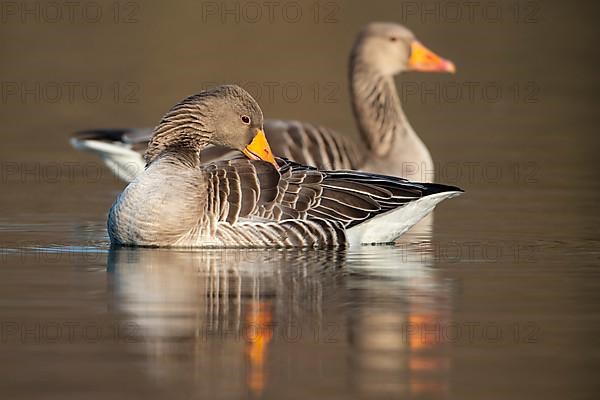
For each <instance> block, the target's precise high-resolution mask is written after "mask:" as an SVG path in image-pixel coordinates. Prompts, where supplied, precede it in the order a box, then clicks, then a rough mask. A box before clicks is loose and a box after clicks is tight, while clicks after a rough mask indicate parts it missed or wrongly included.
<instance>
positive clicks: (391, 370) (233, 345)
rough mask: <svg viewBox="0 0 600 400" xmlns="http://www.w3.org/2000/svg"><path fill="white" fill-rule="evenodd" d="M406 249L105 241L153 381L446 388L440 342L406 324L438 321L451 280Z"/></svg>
mask: <svg viewBox="0 0 600 400" xmlns="http://www.w3.org/2000/svg"><path fill="white" fill-rule="evenodd" d="M410 251H412V250H410V249H409V247H396V248H382V247H371V248H370V247H365V248H362V249H360V251H358V252H345V251H323V250H268V251H265V250H210V251H206V250H204V251H178V250H165V249H142V248H140V249H135V248H120V249H111V251H110V254H109V271H110V272H111V274H110V275H109V276H110V281H109V286H110V290H111V291H112V294H113V299H114V305H115V307H116V308H117V309H118V311H119V312H122V313H123V314H124V315H126V318H127V319H128V321H131V322H134V323H135V324H136V326H137V328H138V329H139V334H138V336H139V339H140V341H141V342H142V343H141V344H140V345H141V346H144V347H143V352H144V353H146V354H149V355H150V358H149V360H148V363H149V366H150V368H148V373H149V374H151V375H152V376H153V377H154V378H156V379H158V380H165V381H167V382H168V383H177V382H182V383H183V382H185V383H186V384H189V383H190V382H191V383H192V385H191V387H193V388H195V390H197V391H198V392H211V393H215V392H216V393H220V394H221V395H223V396H224V397H227V396H229V395H231V396H243V395H245V394H247V393H254V394H261V393H263V394H268V393H270V391H272V393H281V391H282V390H285V387H286V384H288V383H289V382H290V381H292V380H293V381H295V382H303V383H304V382H305V384H306V387H311V386H315V387H319V388H321V389H322V388H323V387H338V386H339V387H341V388H345V389H344V390H352V392H356V391H358V393H361V394H364V395H366V396H377V395H386V396H387V395H390V394H406V393H413V394H417V393H431V392H435V393H440V392H441V393H445V392H446V389H447V388H446V386H447V385H446V383H445V379H446V376H447V369H448V360H447V358H446V356H445V355H444V351H443V350H444V343H443V342H442V341H440V340H434V339H435V338H432V340H429V341H428V340H425V341H423V340H420V339H419V338H417V336H418V335H416V334H412V335H407V334H406V326H407V324H415V325H418V326H422V324H421V322H423V323H430V322H431V323H436V322H437V323H443V321H445V320H447V319H448V314H449V310H450V309H451V303H450V300H451V298H450V294H451V293H450V286H449V285H448V284H445V283H444V282H443V281H441V280H440V278H439V277H438V275H437V274H436V272H435V271H434V270H433V269H431V268H430V264H431V263H430V261H428V259H429V256H428V255H427V254H426V253H424V252H423V251H422V249H420V250H419V252H418V254H410ZM399 252H401V253H402V254H401V256H399V255H400V254H399ZM407 253H409V254H408V256H407ZM417 322H418V323H417ZM411 326H412V325H411ZM428 337H429V336H428ZM340 347H341V348H342V349H345V350H343V351H340ZM182 387H184V386H182ZM185 387H189V386H185ZM342 391H343V390H342Z"/></svg>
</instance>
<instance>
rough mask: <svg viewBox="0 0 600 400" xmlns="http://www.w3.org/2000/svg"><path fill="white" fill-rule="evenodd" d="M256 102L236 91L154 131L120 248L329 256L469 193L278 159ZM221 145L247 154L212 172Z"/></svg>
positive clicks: (126, 205)
mask: <svg viewBox="0 0 600 400" xmlns="http://www.w3.org/2000/svg"><path fill="white" fill-rule="evenodd" d="M262 129H263V115H262V111H261V109H260V107H259V105H258V104H257V103H256V101H255V100H254V99H253V98H252V97H251V96H250V95H249V94H248V93H247V92H246V91H244V90H243V89H242V88H240V87H239V86H235V85H227V86H220V87H218V88H216V89H213V90H209V91H205V92H201V93H199V94H197V95H194V96H191V97H188V98H186V99H184V100H183V101H182V102H180V103H179V104H177V105H176V106H175V107H173V108H172V109H171V110H170V111H169V112H168V113H167V114H166V115H165V116H164V117H163V118H162V120H161V121H160V123H159V124H158V126H157V127H156V128H155V130H154V133H153V135H152V139H151V140H150V143H149V145H148V147H147V149H146V152H145V160H146V163H147V165H146V168H145V169H144V170H143V171H142V172H141V173H140V174H138V176H137V177H136V178H135V179H134V180H133V181H132V182H131V183H129V185H128V186H127V187H126V188H125V189H124V191H123V192H122V193H121V194H120V195H119V196H118V198H117V199H116V201H115V202H114V204H113V206H112V207H111V209H110V212H109V216H108V233H109V236H110V239H111V242H112V243H113V244H118V245H135V246H166V247H320V246H345V245H352V244H361V243H374V242H377V243H379V242H392V241H393V240H394V239H396V238H397V237H398V236H399V235H401V234H402V233H403V232H405V231H406V230H407V229H408V228H410V227H411V226H412V225H414V224H415V223H416V222H418V221H419V220H420V219H421V218H422V217H423V216H425V215H426V214H428V213H429V212H430V211H431V210H432V209H433V207H434V206H435V205H436V204H437V203H439V202H440V201H442V200H444V199H446V198H449V197H453V196H456V195H457V194H459V193H460V192H461V190H460V189H458V188H455V187H451V186H445V185H438V184H423V183H415V182H409V181H407V180H406V179H402V178H394V177H388V176H383V175H376V174H370V173H366V172H355V171H350V170H347V171H321V170H318V169H317V168H315V167H309V166H304V165H301V164H298V163H295V162H291V161H288V160H285V159H277V160H276V159H275V158H274V156H273V153H272V152H271V149H270V147H269V144H268V142H267V140H266V137H265V134H264V132H263V130H262ZM207 145H220V146H224V147H227V148H230V149H233V150H236V151H240V152H241V153H243V154H244V155H245V156H246V158H243V157H242V158H233V159H229V160H220V161H216V162H211V163H203V162H202V160H201V150H202V149H203V148H204V147H206V146H207Z"/></svg>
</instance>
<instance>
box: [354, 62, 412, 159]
mask: <svg viewBox="0 0 600 400" xmlns="http://www.w3.org/2000/svg"><path fill="white" fill-rule="evenodd" d="M350 95H351V99H352V109H353V112H354V117H355V118H356V120H357V122H358V128H359V131H360V135H361V137H362V139H363V141H364V143H365V144H366V146H367V148H368V149H369V151H371V152H372V153H374V154H376V155H377V156H380V157H381V156H385V155H387V154H389V153H390V151H391V150H392V148H393V146H394V144H395V142H396V141H397V140H401V139H402V138H403V137H404V136H406V135H407V134H408V130H409V127H408V122H407V120H406V116H405V115H404V111H403V110H402V105H401V104H400V99H399V97H398V93H397V91H396V85H395V84H394V78H393V77H392V76H387V75H383V74H382V73H380V72H378V71H376V70H375V69H373V67H370V66H368V65H367V64H366V63H365V62H363V61H362V60H361V57H360V56H359V55H357V54H353V55H352V57H351V59H350Z"/></svg>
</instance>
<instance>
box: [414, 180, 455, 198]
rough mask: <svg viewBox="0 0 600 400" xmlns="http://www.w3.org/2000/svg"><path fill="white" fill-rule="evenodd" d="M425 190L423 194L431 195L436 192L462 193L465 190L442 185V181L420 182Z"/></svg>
mask: <svg viewBox="0 0 600 400" xmlns="http://www.w3.org/2000/svg"><path fill="white" fill-rule="evenodd" d="M421 185H423V187H424V188H425V190H424V191H423V196H431V195H433V194H438V193H446V192H457V193H464V192H465V191H464V190H462V189H461V188H459V187H457V186H450V185H444V184H442V183H421Z"/></svg>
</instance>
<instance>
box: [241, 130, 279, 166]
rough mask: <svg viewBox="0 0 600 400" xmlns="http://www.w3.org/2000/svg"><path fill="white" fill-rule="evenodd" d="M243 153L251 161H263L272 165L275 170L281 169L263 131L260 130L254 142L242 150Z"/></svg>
mask: <svg viewBox="0 0 600 400" xmlns="http://www.w3.org/2000/svg"><path fill="white" fill-rule="evenodd" d="M242 153H244V155H245V156H246V157H248V158H249V159H251V160H263V161H266V162H268V163H271V164H272V165H273V166H274V167H275V169H279V165H277V162H276V161H275V157H273V152H272V151H271V146H269V142H267V137H266V136H265V133H264V132H263V130H262V129H259V130H258V132H257V133H256V136H254V139H252V142H251V143H250V144H249V145H248V146H246V147H245V148H244V150H242Z"/></svg>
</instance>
